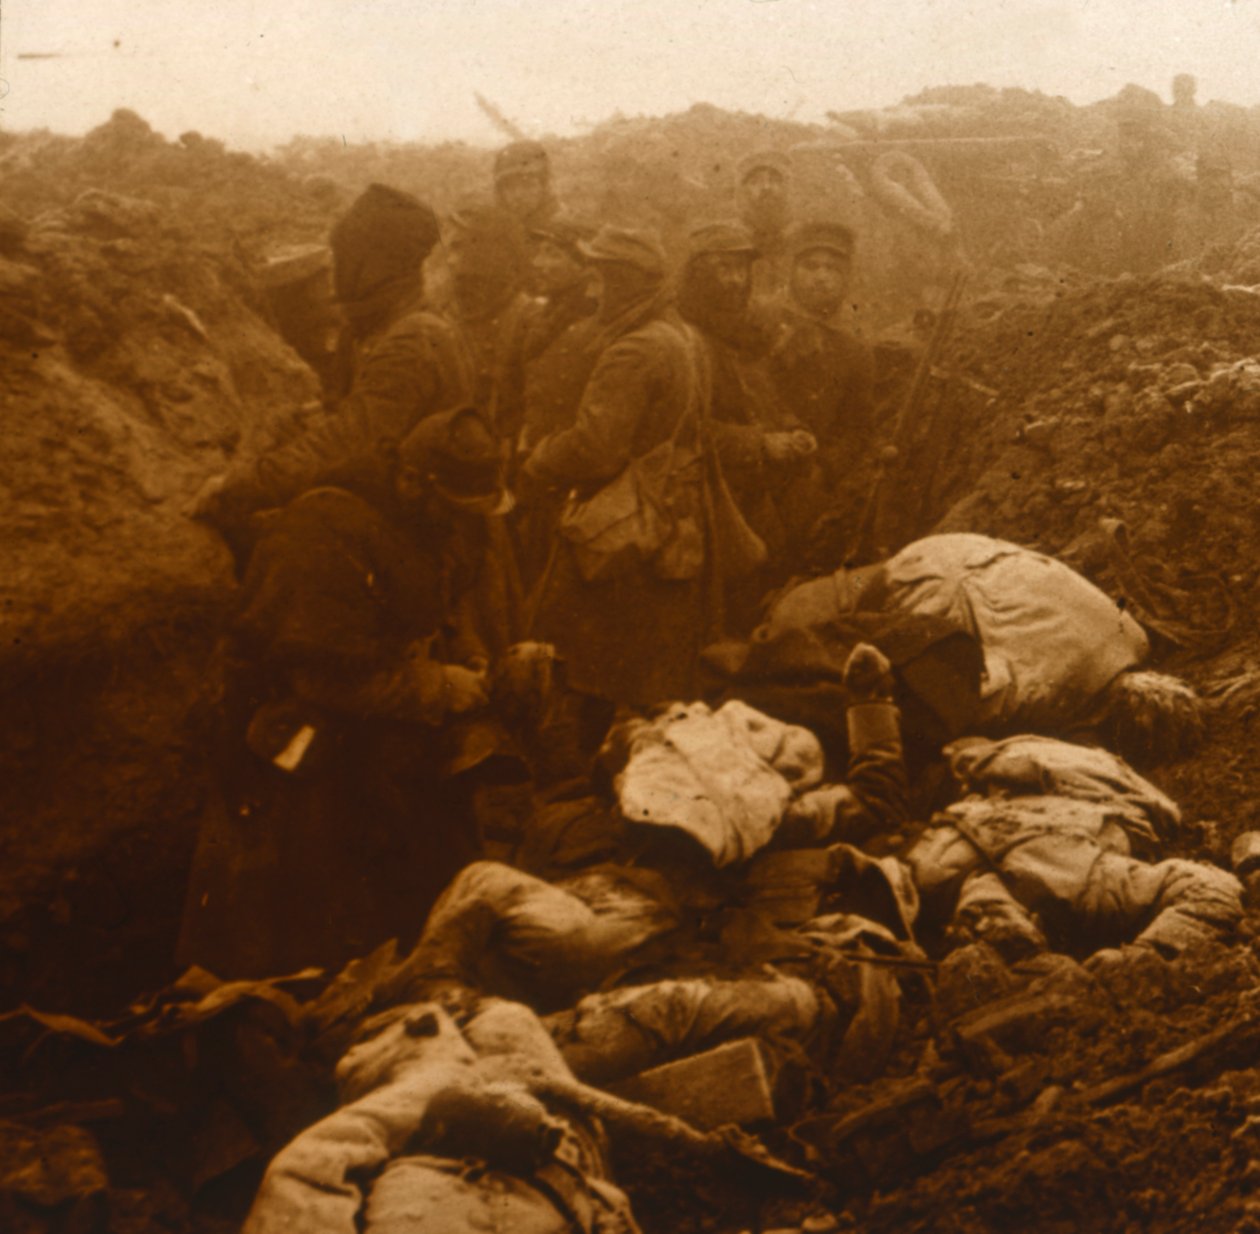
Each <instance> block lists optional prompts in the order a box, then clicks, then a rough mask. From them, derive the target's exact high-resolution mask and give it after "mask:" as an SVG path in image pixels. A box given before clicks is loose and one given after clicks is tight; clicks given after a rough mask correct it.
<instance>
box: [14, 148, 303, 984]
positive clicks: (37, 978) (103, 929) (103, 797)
mask: <svg viewBox="0 0 1260 1234" xmlns="http://www.w3.org/2000/svg"><path fill="white" fill-rule="evenodd" d="M159 140H160V139H159ZM92 144H93V143H92V139H91V138H89V139H84V142H83V143H81V144H80V145H79V153H80V154H81V155H82V156H83V160H82V161H81V164H80V165H79V166H78V174H79V176H80V178H85V177H86V176H87V174H88V172H87V171H85V167H87V168H88V169H89V170H90V168H91V167H92V166H94V164H93V163H92V161H91V158H89V157H88V156H89V155H91V154H92ZM72 153H73V150H71V149H68V150H67V152H65V154H64V157H66V158H68V157H70V154H72ZM113 166H114V168H115V171H116V172H117V175H118V177H119V178H125V162H124V163H115V164H113ZM142 187H143V186H141V188H142ZM168 187H169V186H168ZM188 188H189V189H191V188H193V185H189V186H188ZM157 195H158V196H161V194H157ZM0 204H4V205H7V206H8V208H9V211H10V213H9V214H8V215H6V220H5V221H6V225H5V227H3V228H0V290H3V291H4V293H5V294H4V297H3V301H2V303H3V311H0V406H2V407H3V421H4V423H3V432H2V433H0V475H3V477H4V479H3V489H4V495H3V498H4V499H3V501H0V543H3V545H4V566H5V568H4V569H3V570H2V571H0V614H2V616H0V631H2V633H0V750H2V751H3V753H2V754H0V1000H3V1001H4V1002H6V1003H11V1002H12V1001H14V1000H15V999H17V998H21V997H37V998H38V999H39V1001H41V1002H42V1003H43V1004H44V1005H51V1006H55V1005H65V1004H66V1003H67V1002H69V1003H75V1004H77V1005H80V1006H91V1005H99V1003H100V1000H102V999H105V998H106V997H107V996H108V992H109V991H111V990H112V991H113V995H114V997H115V998H116V997H117V994H118V992H119V991H120V990H127V991H133V990H135V989H137V988H140V987H141V986H142V985H144V984H146V983H151V981H152V980H163V979H165V978H166V977H167V976H168V975H169V969H170V965H171V958H170V956H169V955H165V954H162V952H163V951H164V949H165V948H167V947H169V945H170V940H171V938H172V937H173V916H174V913H175V912H176V911H177V901H178V899H179V897H180V896H181V895H182V881H183V877H184V874H185V869H186V861H187V854H188V851H189V849H190V847H191V843H192V835H193V829H194V824H195V818H196V813H197V809H198V805H199V799H200V798H199V794H200V793H201V792H202V791H203V776H202V768H201V762H200V754H199V747H198V739H197V736H196V733H195V731H194V728H193V727H190V724H191V721H190V714H191V713H192V712H193V710H194V704H195V701H196V699H197V697H198V692H199V687H200V679H201V675H202V668H203V665H204V663H205V659H206V656H207V654H208V652H209V649H210V646H211V644H212V642H213V637H214V631H215V629H216V626H217V623H218V621H219V616H220V613H221V611H222V608H223V605H224V603H225V600H226V599H227V597H228V596H229V595H230V592H231V588H232V586H233V566H232V561H231V558H230V555H229V553H228V552H227V550H226V548H225V547H224V545H223V544H222V542H221V541H220V540H219V539H218V537H217V536H216V535H215V534H214V533H212V532H211V531H210V530H208V529H207V528H206V527H204V526H202V525H200V524H198V523H195V522H193V521H192V520H191V519H190V518H189V517H188V508H189V504H190V502H191V500H192V499H193V497H194V496H195V494H196V493H197V491H198V490H199V488H200V487H201V486H202V485H203V484H204V483H205V481H206V480H207V479H208V478H210V477H211V476H213V475H216V474H218V473H219V472H221V471H223V470H224V469H225V468H226V466H227V465H228V464H229V463H230V461H231V460H232V458H233V457H234V456H235V455H236V453H237V452H238V451H240V450H242V449H253V448H255V447H257V446H259V445H260V444H262V443H265V442H266V441H268V440H270V439H271V438H272V437H273V436H274V435H275V434H276V433H277V432H280V431H282V426H283V425H284V424H285V422H286V421H288V420H289V419H291V418H292V417H293V416H295V415H296V414H299V412H298V410H297V409H299V408H300V407H301V406H302V405H303V404H306V403H308V402H310V401H313V400H314V399H316V398H317V394H318V390H317V383H316V380H315V378H314V375H313V374H312V373H311V372H310V370H309V369H308V368H307V367H306V366H305V365H303V364H302V363H301V362H300V361H299V359H298V358H297V356H296V355H294V353H293V352H292V351H291V350H290V349H289V348H288V347H287V346H286V345H285V344H284V343H283V342H282V341H281V339H280V338H279V336H278V335H277V334H276V333H275V331H274V330H273V329H272V328H271V326H270V325H269V324H268V323H267V321H266V320H264V317H263V309H262V300H261V296H260V293H259V292H258V290H257V288H256V286H255V284H254V280H253V276H252V274H251V268H250V263H249V262H248V261H247V260H246V259H245V258H244V256H243V252H242V249H241V246H240V244H239V242H238V241H237V239H236V238H235V237H233V236H232V235H231V234H225V233H224V232H222V231H217V232H215V231H211V232H207V231H206V230H205V229H202V228H199V227H198V226H196V225H194V223H193V221H192V220H190V219H189V218H188V217H186V216H185V215H184V214H183V213H181V212H180V211H178V210H172V209H170V208H168V207H166V206H164V205H162V204H160V203H159V202H158V201H154V200H150V199H148V198H146V197H143V196H130V195H123V194H120V193H117V192H114V191H112V190H110V189H107V188H101V187H89V188H85V189H83V190H81V191H79V192H78V193H77V195H76V196H75V197H74V198H73V200H71V201H69V202H68V203H66V204H59V205H58V204H55V205H53V206H51V207H50V208H44V209H40V210H38V212H36V213H24V212H23V211H24V210H26V209H28V208H29V207H30V206H31V204H32V197H31V193H30V184H29V182H28V181H24V180H23V179H22V177H21V176H18V177H15V178H14V179H13V180H10V179H8V178H6V180H5V181H4V182H3V186H2V187H0ZM85 1000H86V1001H85Z"/></svg>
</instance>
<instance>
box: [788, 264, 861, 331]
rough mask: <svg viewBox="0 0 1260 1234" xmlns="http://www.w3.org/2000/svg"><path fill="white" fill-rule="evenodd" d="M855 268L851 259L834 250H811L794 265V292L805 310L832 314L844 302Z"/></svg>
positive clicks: (826, 314) (825, 314)
mask: <svg viewBox="0 0 1260 1234" xmlns="http://www.w3.org/2000/svg"><path fill="white" fill-rule="evenodd" d="M851 268H852V267H851V263H850V261H849V258H847V257H845V256H843V255H842V254H840V253H837V252H834V251H833V250H832V249H811V250H810V251H808V252H805V253H802V254H801V255H800V256H799V257H798V258H797V259H796V264H795V265H794V266H793V267H792V294H793V295H794V296H795V297H796V300H797V303H798V304H800V306H801V307H802V308H803V309H805V310H807V311H808V312H810V313H818V314H820V315H821V316H826V317H829V316H830V315H831V314H832V313H834V312H835V311H836V309H838V308H839V307H840V305H841V304H843V303H844V297H845V293H846V292H847V291H848V290H849V274H850V270H851Z"/></svg>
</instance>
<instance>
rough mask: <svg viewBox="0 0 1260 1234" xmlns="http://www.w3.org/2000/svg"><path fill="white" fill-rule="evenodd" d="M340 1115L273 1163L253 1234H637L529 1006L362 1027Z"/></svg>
mask: <svg viewBox="0 0 1260 1234" xmlns="http://www.w3.org/2000/svg"><path fill="white" fill-rule="evenodd" d="M337 1080H338V1087H339V1088H340V1090H341V1096H342V1100H343V1102H344V1103H345V1104H343V1106H342V1107H341V1108H340V1109H339V1110H337V1111H336V1112H335V1113H333V1114H330V1115H329V1116H328V1117H327V1118H324V1119H323V1120H321V1121H320V1122H318V1123H316V1124H315V1125H314V1126H312V1127H310V1128H308V1129H307V1130H306V1131H304V1132H302V1133H301V1134H300V1135H299V1136H298V1137H297V1138H296V1139H294V1140H293V1141H292V1142H291V1143H290V1144H289V1145H288V1146H287V1147H285V1148H284V1149H282V1150H281V1151H280V1152H279V1153H278V1154H277V1155H276V1157H275V1158H274V1160H273V1161H272V1163H271V1165H270V1167H269V1169H268V1170H267V1173H266V1176H265V1177H264V1178H263V1181H262V1185H261V1187H260V1188H259V1191H258V1195H257V1197H256V1198H255V1200H254V1204H253V1208H252V1209H251V1211H250V1214H249V1217H248V1219H247V1220H246V1222H245V1226H244V1230H245V1234H294V1232H295V1231H301V1232H302V1234H360V1232H361V1234H397V1232H399V1231H402V1230H406V1231H408V1232H409V1234H448V1232H450V1231H454V1230H465V1229H467V1230H471V1229H483V1228H484V1229H498V1230H505V1231H506V1230H512V1231H520V1232H521V1234H572V1232H573V1231H575V1230H577V1231H582V1232H583V1234H596V1232H597V1231H598V1232H599V1234H633V1232H634V1231H636V1230H637V1228H638V1227H637V1225H636V1224H635V1221H634V1218H633V1216H632V1214H631V1211H630V1204H629V1201H628V1200H627V1199H626V1197H625V1195H624V1194H623V1193H622V1192H621V1191H620V1190H619V1189H618V1188H617V1187H616V1186H614V1185H613V1184H612V1183H611V1182H609V1181H608V1177H607V1165H606V1145H605V1142H604V1137H603V1133H602V1129H601V1127H600V1125H599V1123H598V1121H597V1120H596V1119H594V1118H591V1117H590V1116H585V1115H583V1114H582V1113H581V1112H580V1111H575V1110H574V1108H573V1107H572V1105H565V1106H561V1105H559V1104H557V1102H556V1101H555V1099H554V1097H552V1096H549V1095H548V1089H549V1087H559V1088H565V1087H576V1085H575V1084H574V1080H573V1075H572V1073H571V1072H570V1071H569V1069H568V1067H567V1066H566V1064H565V1062H564V1059H563V1058H562V1056H561V1055H560V1053H559V1051H558V1050H557V1048H556V1046H555V1045H554V1043H553V1042H552V1040H551V1038H550V1037H549V1036H548V1035H547V1032H546V1030H545V1029H544V1028H543V1027H542V1025H541V1024H540V1023H539V1021H538V1019H537V1017H535V1016H534V1015H533V1013H532V1012H530V1011H529V1009H528V1008H526V1007H522V1006H520V1005H517V1004H511V1003H504V1002H501V1001H493V1000H492V1001H487V1002H483V1003H481V1004H480V1005H479V1006H477V1008H476V1010H475V1012H474V1014H473V1015H472V1017H471V1018H470V1019H467V1020H466V1021H465V1022H464V1023H463V1025H462V1027H461V1026H457V1025H456V1023H455V1021H454V1020H453V1019H452V1017H451V1015H450V1014H449V1013H448V1012H447V1011H446V1010H445V1009H444V1008H443V1007H441V1006H440V1005H438V1004H436V1003H429V1004H420V1005H408V1006H404V1007H400V1008H396V1009H394V1010H393V1011H392V1012H388V1013H385V1014H384V1015H383V1016H380V1017H377V1018H376V1019H375V1020H372V1021H369V1022H368V1024H367V1025H365V1026H364V1033H363V1034H362V1039H361V1040H360V1041H359V1043H358V1044H356V1045H354V1046H352V1047H351V1048H350V1050H349V1051H348V1052H347V1053H346V1054H345V1056H344V1057H343V1058H342V1060H341V1062H340V1063H339V1064H338V1066H337Z"/></svg>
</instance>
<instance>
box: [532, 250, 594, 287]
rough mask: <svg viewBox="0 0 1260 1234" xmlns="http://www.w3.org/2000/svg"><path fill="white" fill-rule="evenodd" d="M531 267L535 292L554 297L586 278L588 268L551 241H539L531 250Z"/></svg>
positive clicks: (569, 252)
mask: <svg viewBox="0 0 1260 1234" xmlns="http://www.w3.org/2000/svg"><path fill="white" fill-rule="evenodd" d="M529 267H530V272H531V274H532V276H533V284H534V291H535V292H537V293H538V294H539V295H540V296H550V295H554V294H555V293H556V292H558V291H564V290H565V288H567V287H572V286H573V285H574V284H575V283H578V282H580V281H581V280H582V279H583V278H585V277H586V266H585V265H584V264H583V263H582V262H581V261H580V260H579V259H578V258H577V257H576V256H575V255H574V254H573V253H572V252H571V251H570V250H569V249H566V248H562V247H561V246H560V245H558V244H554V243H552V241H550V240H537V241H535V242H534V244H533V245H532V247H531V249H530V254H529Z"/></svg>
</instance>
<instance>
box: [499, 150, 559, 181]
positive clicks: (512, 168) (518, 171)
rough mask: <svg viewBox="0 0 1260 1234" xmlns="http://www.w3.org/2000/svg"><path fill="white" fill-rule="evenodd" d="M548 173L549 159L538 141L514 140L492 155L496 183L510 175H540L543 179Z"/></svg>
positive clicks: (549, 170) (549, 168)
mask: <svg viewBox="0 0 1260 1234" xmlns="http://www.w3.org/2000/svg"><path fill="white" fill-rule="evenodd" d="M550 174H551V160H550V159H549V158H548V156H547V150H546V148H545V147H544V146H543V144H542V142H539V141H514V142H512V144H511V145H510V146H504V147H503V149H502V150H500V151H499V152H498V154H496V155H495V156H494V179H495V183H496V184H497V183H498V182H499V181H501V180H508V179H510V178H511V177H512V176H541V177H542V178H543V179H544V180H545V179H547V178H548V176H549V175H550Z"/></svg>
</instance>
